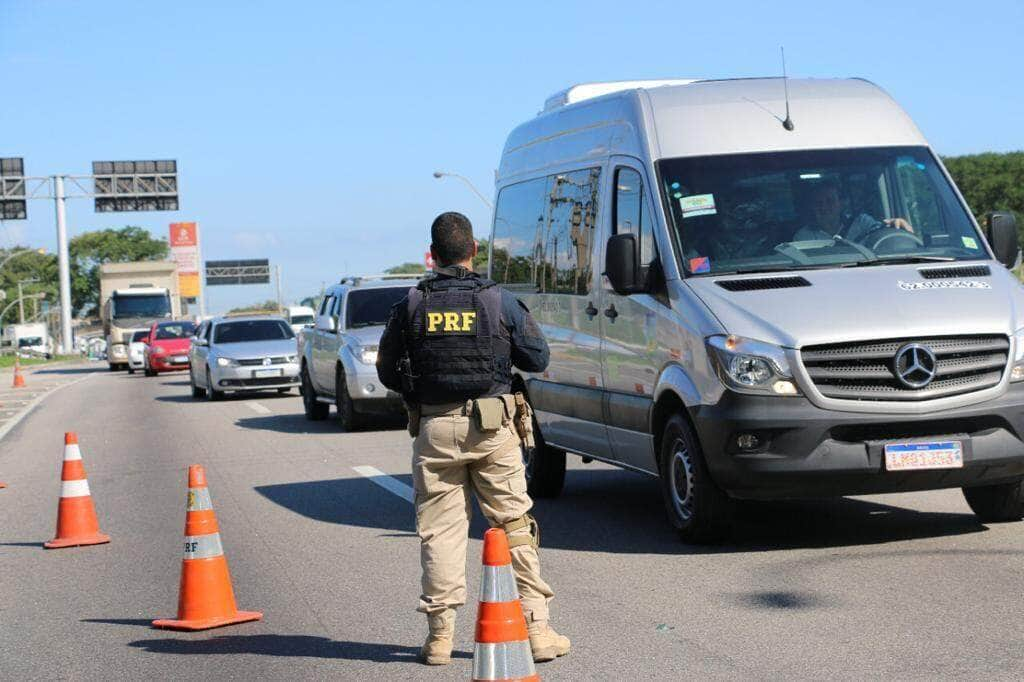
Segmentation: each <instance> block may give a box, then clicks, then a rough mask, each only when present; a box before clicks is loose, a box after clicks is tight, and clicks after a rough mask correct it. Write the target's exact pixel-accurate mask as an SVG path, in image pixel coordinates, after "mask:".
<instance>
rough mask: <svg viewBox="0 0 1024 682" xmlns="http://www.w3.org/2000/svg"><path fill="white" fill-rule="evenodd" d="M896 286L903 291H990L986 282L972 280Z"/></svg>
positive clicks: (989, 286)
mask: <svg viewBox="0 0 1024 682" xmlns="http://www.w3.org/2000/svg"><path fill="white" fill-rule="evenodd" d="M897 286H899V288H900V289H903V290H904V291H924V290H929V289H991V288H992V285H991V284H989V283H988V282H979V281H978V280H974V279H942V280H932V281H930V282H904V281H902V280H900V281H899V282H897Z"/></svg>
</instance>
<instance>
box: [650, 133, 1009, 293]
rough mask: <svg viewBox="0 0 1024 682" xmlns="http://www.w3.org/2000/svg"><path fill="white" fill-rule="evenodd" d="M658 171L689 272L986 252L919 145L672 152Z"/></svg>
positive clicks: (941, 257) (969, 256) (985, 254)
mask: <svg viewBox="0 0 1024 682" xmlns="http://www.w3.org/2000/svg"><path fill="white" fill-rule="evenodd" d="M658 171H659V175H660V178H661V182H662V187H663V190H664V192H665V196H666V200H667V204H668V205H669V206H670V207H671V210H670V213H671V222H672V224H673V226H674V229H675V232H676V234H677V236H678V239H679V245H680V247H681V249H682V255H683V265H684V267H685V269H686V271H687V272H689V273H690V274H698V275H699V274H722V273H727V272H764V271H774V270H794V269H809V268H826V267H838V266H848V265H874V264H883V263H892V262H907V261H909V262H918V261H929V260H936V261H940V260H968V259H987V258H989V255H988V252H987V251H986V249H985V246H984V243H983V242H982V238H981V236H980V235H979V234H978V231H977V229H976V228H975V226H974V224H973V222H972V221H971V219H970V216H969V215H968V213H967V211H966V210H965V209H964V207H963V205H962V204H961V203H960V201H958V199H957V197H956V195H955V193H954V191H953V188H952V186H951V185H950V183H949V181H948V180H947V179H946V177H945V175H944V174H943V172H942V170H941V169H940V167H939V165H938V163H936V161H935V159H934V157H933V156H932V154H931V152H930V151H929V150H928V149H927V148H925V147H879V148H866V149H838V150H820V151H794V152H771V153H758V154H734V155H723V156H708V157H694V158H680V159H668V160H664V161H660V162H659V163H658Z"/></svg>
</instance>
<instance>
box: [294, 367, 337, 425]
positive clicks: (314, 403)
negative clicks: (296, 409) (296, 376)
mask: <svg viewBox="0 0 1024 682" xmlns="http://www.w3.org/2000/svg"><path fill="white" fill-rule="evenodd" d="M299 393H301V394H302V410H303V411H304V412H305V413H306V419H308V420H309V421H311V422H322V421H323V420H325V419H327V415H329V414H330V412H331V406H330V405H328V404H327V403H322V402H320V401H319V400H317V399H316V389H314V388H313V382H312V381H310V380H309V370H307V369H306V365H302V373H301V383H300V384H299Z"/></svg>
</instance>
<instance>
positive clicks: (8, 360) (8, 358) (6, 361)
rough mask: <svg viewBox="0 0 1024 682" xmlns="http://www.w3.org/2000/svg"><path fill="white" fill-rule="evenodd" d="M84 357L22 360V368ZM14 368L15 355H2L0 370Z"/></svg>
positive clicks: (67, 356) (59, 356)
mask: <svg viewBox="0 0 1024 682" xmlns="http://www.w3.org/2000/svg"><path fill="white" fill-rule="evenodd" d="M80 357H82V356H81V355H55V356H53V357H52V358H50V359H49V360H47V359H45V358H22V359H21V366H22V367H29V366H30V365H46V364H49V363H51V362H62V361H64V360H76V359H78V358H80ZM5 367H14V356H13V355H0V368H5Z"/></svg>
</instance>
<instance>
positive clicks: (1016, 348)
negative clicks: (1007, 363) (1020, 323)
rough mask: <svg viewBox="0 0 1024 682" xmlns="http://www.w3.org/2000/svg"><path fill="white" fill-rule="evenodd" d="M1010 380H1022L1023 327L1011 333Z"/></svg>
mask: <svg viewBox="0 0 1024 682" xmlns="http://www.w3.org/2000/svg"><path fill="white" fill-rule="evenodd" d="M1010 381H1024V329H1018V330H1017V331H1016V332H1014V334H1013V368H1012V369H1011V370H1010Z"/></svg>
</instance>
